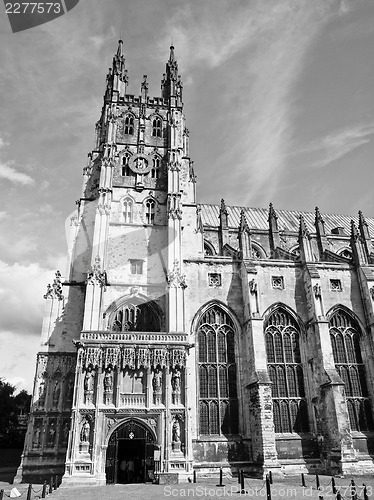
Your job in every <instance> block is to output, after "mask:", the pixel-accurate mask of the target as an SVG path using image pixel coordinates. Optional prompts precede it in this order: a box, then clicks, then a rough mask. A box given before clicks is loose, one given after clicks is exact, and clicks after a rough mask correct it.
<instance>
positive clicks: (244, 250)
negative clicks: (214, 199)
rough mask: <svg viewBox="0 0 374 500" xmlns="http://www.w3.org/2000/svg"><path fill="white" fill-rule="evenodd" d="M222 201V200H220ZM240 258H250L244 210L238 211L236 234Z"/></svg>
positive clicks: (248, 232) (249, 234) (249, 233)
mask: <svg viewBox="0 0 374 500" xmlns="http://www.w3.org/2000/svg"><path fill="white" fill-rule="evenodd" d="M222 201H223V200H222ZM238 240H239V248H240V256H241V258H242V259H247V260H248V259H251V258H252V252H251V250H252V245H251V232H250V230H249V227H248V223H247V218H246V216H245V212H244V209H241V211H240V224H239V232H238Z"/></svg>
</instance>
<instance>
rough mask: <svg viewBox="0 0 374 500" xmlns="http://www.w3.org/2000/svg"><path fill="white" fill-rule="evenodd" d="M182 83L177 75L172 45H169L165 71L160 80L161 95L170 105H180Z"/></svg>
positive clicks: (176, 64)
mask: <svg viewBox="0 0 374 500" xmlns="http://www.w3.org/2000/svg"><path fill="white" fill-rule="evenodd" d="M182 90H183V84H182V80H181V77H180V75H178V63H177V61H176V59H175V54H174V45H171V46H170V55H169V60H168V62H167V63H166V72H165V73H164V75H163V78H162V81H161V95H162V97H163V98H164V99H170V101H169V104H170V105H171V106H182Z"/></svg>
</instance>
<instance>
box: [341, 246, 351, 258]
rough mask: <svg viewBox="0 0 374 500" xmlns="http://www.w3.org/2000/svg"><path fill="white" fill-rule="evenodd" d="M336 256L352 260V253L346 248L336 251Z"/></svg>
mask: <svg viewBox="0 0 374 500" xmlns="http://www.w3.org/2000/svg"><path fill="white" fill-rule="evenodd" d="M338 255H340V257H344V258H345V259H349V260H351V259H352V252H351V251H350V250H349V249H348V248H343V249H342V250H339V251H338Z"/></svg>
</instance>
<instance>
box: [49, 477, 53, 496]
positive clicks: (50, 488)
mask: <svg viewBox="0 0 374 500" xmlns="http://www.w3.org/2000/svg"><path fill="white" fill-rule="evenodd" d="M49 493H53V477H51V478H50V480H49Z"/></svg>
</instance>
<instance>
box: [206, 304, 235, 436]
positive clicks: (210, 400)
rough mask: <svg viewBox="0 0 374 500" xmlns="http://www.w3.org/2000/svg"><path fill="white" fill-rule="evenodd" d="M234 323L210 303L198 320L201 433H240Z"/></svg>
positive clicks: (222, 311)
mask: <svg viewBox="0 0 374 500" xmlns="http://www.w3.org/2000/svg"><path fill="white" fill-rule="evenodd" d="M234 337H235V335H234V324H233V321H232V319H231V318H230V316H229V315H228V314H227V313H226V312H225V311H224V310H223V309H221V308H220V307H218V306H211V307H210V308H209V309H208V310H207V311H206V312H205V313H204V314H203V316H202V317H201V319H200V321H199V323H198V330H197V336H196V338H197V341H198V358H197V359H198V365H199V367H198V373H199V422H200V434H237V433H238V399H237V389H236V364H235V345H234Z"/></svg>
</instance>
